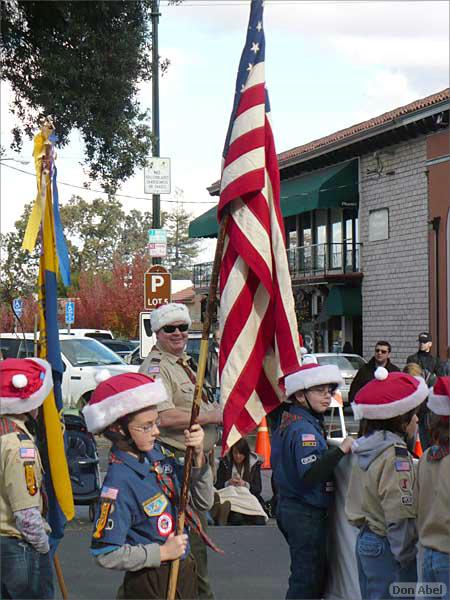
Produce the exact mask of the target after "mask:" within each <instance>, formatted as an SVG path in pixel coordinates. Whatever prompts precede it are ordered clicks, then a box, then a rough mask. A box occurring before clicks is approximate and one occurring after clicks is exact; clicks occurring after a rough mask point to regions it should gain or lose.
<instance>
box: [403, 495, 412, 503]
mask: <svg viewBox="0 0 450 600" xmlns="http://www.w3.org/2000/svg"><path fill="white" fill-rule="evenodd" d="M402 504H403V506H412V505H413V497H412V494H408V495H405V496H402Z"/></svg>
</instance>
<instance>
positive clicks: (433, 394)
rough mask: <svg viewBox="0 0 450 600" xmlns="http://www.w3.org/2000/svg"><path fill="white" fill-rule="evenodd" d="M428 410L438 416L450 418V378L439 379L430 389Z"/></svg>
mask: <svg viewBox="0 0 450 600" xmlns="http://www.w3.org/2000/svg"><path fill="white" fill-rule="evenodd" d="M427 406H428V408H429V409H430V410H431V411H432V412H434V413H435V414H436V415H441V416H443V417H448V416H450V377H438V378H437V379H436V383H435V384H434V387H432V388H430V395H429V396H428V402H427Z"/></svg>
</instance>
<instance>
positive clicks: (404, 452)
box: [394, 446, 408, 456]
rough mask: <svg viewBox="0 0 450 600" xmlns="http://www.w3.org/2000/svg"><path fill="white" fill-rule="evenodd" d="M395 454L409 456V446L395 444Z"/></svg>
mask: <svg viewBox="0 0 450 600" xmlns="http://www.w3.org/2000/svg"><path fill="white" fill-rule="evenodd" d="M394 449H395V456H408V448H405V447H404V446H394Z"/></svg>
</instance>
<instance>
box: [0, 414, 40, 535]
mask: <svg viewBox="0 0 450 600" xmlns="http://www.w3.org/2000/svg"><path fill="white" fill-rule="evenodd" d="M3 418H5V417H3ZM7 419H8V420H9V421H12V422H13V423H14V424H15V425H17V427H18V428H19V429H20V432H18V431H12V432H10V433H3V435H0V535H3V536H9V537H16V538H21V537H22V535H21V533H20V532H19V530H18V529H17V528H16V521H15V518H14V514H13V513H14V512H15V511H18V510H24V509H26V508H39V510H40V512H41V514H43V500H42V494H41V486H42V476H43V468H42V463H41V458H40V456H39V452H38V449H37V448H36V446H35V444H34V441H33V438H32V435H31V434H30V432H29V431H28V429H27V428H26V426H25V423H24V422H23V421H22V420H21V419H18V418H16V417H13V416H10V415H8V417H7ZM19 436H20V437H21V438H22V439H19ZM25 436H26V437H25Z"/></svg>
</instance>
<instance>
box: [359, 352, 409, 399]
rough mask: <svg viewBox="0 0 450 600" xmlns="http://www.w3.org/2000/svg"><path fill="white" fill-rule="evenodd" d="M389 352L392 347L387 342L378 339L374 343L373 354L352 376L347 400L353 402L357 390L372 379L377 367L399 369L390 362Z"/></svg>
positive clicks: (388, 369)
mask: <svg viewBox="0 0 450 600" xmlns="http://www.w3.org/2000/svg"><path fill="white" fill-rule="evenodd" d="M391 352H392V347H391V344H390V343H389V342H386V341H384V340H380V341H379V342H377V343H376V344H375V354H374V356H372V358H371V359H370V360H369V362H368V363H367V364H366V365H363V366H362V367H361V368H360V369H359V370H358V372H357V373H356V375H355V377H354V378H353V381H352V383H351V386H350V390H349V392H348V399H349V402H354V400H355V396H356V394H357V393H358V392H359V390H360V389H361V388H362V387H364V386H365V385H366V383H369V381H372V379H373V378H374V377H375V371H376V369H378V367H384V368H385V369H387V371H388V372H389V373H392V372H394V371H400V369H399V368H398V367H397V365H394V363H392V362H391Z"/></svg>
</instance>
